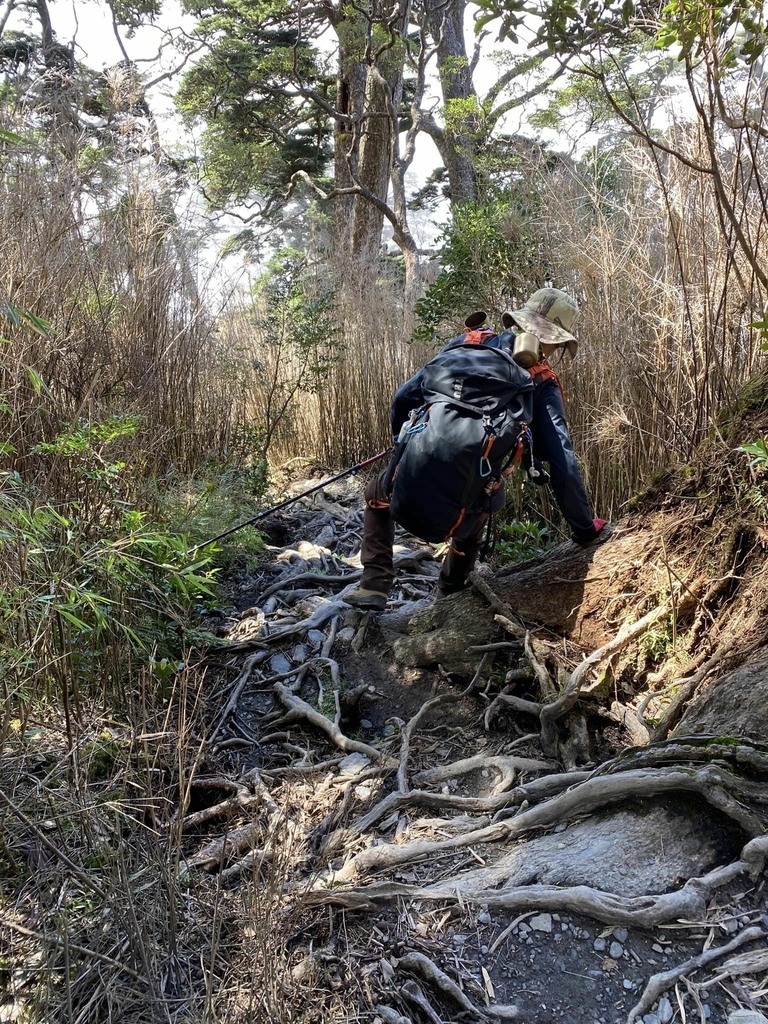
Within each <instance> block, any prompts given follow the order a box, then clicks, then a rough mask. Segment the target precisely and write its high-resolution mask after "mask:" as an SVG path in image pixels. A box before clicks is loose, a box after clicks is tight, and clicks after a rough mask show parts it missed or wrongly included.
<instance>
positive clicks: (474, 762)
mask: <svg viewBox="0 0 768 1024" xmlns="http://www.w3.org/2000/svg"><path fill="white" fill-rule="evenodd" d="M554 767H555V766H554V765H553V764H552V763H551V762H549V761H536V760H534V759H533V758H530V757H510V756H507V757H504V756H501V755H490V756H489V755H488V754H475V756H474V757H466V758H463V759H462V760H461V761H453V762H452V763H451V764H444V765H440V767H439V768H428V769H427V770H425V771H422V772H419V773H418V775H416V776H415V780H414V781H416V782H420V783H426V785H428V786H432V785H434V784H436V783H438V782H444V781H445V780H446V779H452V778H454V776H456V775H466V774H467V773H468V772H474V771H478V770H479V769H484V768H495V769H496V770H497V771H498V772H499V773H500V775H501V779H500V781H499V782H498V783H497V784H496V785H495V786H494V788H493V791H492V794H491V795H492V796H495V795H497V794H498V793H505V792H506V791H507V790H508V789H509V788H510V787H511V786H512V784H513V783H514V781H515V778H516V777H517V773H518V772H546V771H552V770H553V768H554Z"/></svg>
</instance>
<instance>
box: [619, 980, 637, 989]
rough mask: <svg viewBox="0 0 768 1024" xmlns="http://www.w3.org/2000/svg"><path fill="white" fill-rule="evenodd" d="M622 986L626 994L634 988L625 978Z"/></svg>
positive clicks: (633, 984) (631, 982) (632, 983)
mask: <svg viewBox="0 0 768 1024" xmlns="http://www.w3.org/2000/svg"><path fill="white" fill-rule="evenodd" d="M622 985H623V986H624V988H625V989H626V990H627V992H629V990H630V989H633V988H634V987H635V983H634V981H630V980H629V978H625V979H624V981H622Z"/></svg>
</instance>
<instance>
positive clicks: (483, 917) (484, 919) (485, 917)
mask: <svg viewBox="0 0 768 1024" xmlns="http://www.w3.org/2000/svg"><path fill="white" fill-rule="evenodd" d="M477 920H478V921H479V922H480V924H490V923H491V915H490V914H489V913H488V911H487V910H484V911H483V912H482V914H478V915H477Z"/></svg>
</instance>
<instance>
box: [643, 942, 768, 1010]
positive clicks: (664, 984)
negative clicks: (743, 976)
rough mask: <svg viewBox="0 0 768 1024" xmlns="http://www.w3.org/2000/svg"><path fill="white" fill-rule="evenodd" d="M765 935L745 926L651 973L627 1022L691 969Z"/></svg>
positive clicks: (647, 1008) (705, 964) (700, 966)
mask: <svg viewBox="0 0 768 1024" xmlns="http://www.w3.org/2000/svg"><path fill="white" fill-rule="evenodd" d="M765 936H766V932H765V931H763V929H762V928H745V929H744V930H743V931H742V932H739V934H738V935H735V936H734V937H733V938H732V939H731V941H730V942H727V943H726V944H725V945H724V946H718V947H717V948H715V949H708V950H706V952H704V953H699V955H698V956H694V957H691V959H690V960H686V961H685V963H683V964H679V965H678V966H677V967H673V968H671V970H669V971H660V972H659V973H658V974H654V975H652V977H651V978H650V979H649V980H648V984H647V985H646V986H645V991H644V992H643V994H642V996H641V998H640V1001H639V1002H638V1003H637V1004H636V1005H635V1006H633V1007H632V1009H631V1010H630V1011H629V1016H628V1017H627V1024H632V1022H633V1021H635V1020H637V1019H638V1017H642V1015H643V1014H644V1013H647V1011H648V1010H650V1008H651V1007H652V1006H653V1004H654V1003H655V1002H656V1000H657V999H658V998H659V996H661V995H663V994H664V993H665V992H666V991H668V990H669V989H670V988H672V986H673V985H674V984H675V982H677V981H679V980H680V978H682V977H683V976H684V975H688V974H690V973H691V972H692V971H698V970H699V969H700V968H702V967H706V966H707V964H711V963H712V961H713V960H719V959H720V958H721V957H723V956H727V954H728V953H732V952H733V950H734V949H738V948H739V946H743V945H744V944H745V943H747V942H757V941H758V940H759V939H764V938H765Z"/></svg>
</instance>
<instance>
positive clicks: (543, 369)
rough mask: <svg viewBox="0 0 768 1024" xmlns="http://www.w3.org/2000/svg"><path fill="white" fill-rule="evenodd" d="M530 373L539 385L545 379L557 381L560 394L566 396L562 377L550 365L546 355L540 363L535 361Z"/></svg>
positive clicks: (529, 368) (529, 369)
mask: <svg viewBox="0 0 768 1024" xmlns="http://www.w3.org/2000/svg"><path fill="white" fill-rule="evenodd" d="M528 373H530V375H531V377H532V378H533V383H534V384H537V385H538V384H543V383H544V381H545V380H554V381H556V382H557V386H558V387H559V388H560V394H561V395H562V396H563V398H565V395H563V385H562V384H561V383H560V378H559V377H558V376H557V374H556V373H555V371H554V370H553V369H552V367H551V366H550V365H549V363H548V362H547V359H546V357H544V358H543V359H542V360H541V362H540V363H534V364H533V366H529V367H528Z"/></svg>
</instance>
